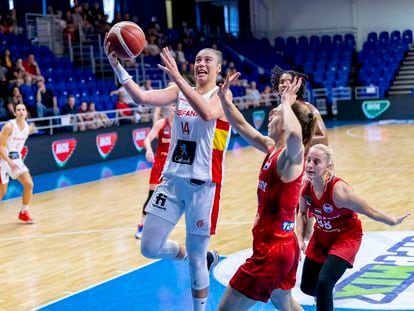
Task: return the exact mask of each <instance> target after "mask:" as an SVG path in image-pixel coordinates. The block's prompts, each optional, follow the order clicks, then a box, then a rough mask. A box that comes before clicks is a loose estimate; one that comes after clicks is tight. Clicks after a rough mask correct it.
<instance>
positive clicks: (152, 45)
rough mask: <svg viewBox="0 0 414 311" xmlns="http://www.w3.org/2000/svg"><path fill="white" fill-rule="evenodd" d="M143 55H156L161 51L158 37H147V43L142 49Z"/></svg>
mask: <svg viewBox="0 0 414 311" xmlns="http://www.w3.org/2000/svg"><path fill="white" fill-rule="evenodd" d="M144 53H145V55H149V56H157V55H160V53H161V48H160V47H159V45H158V38H157V37H156V36H154V35H152V36H149V37H148V43H147V45H146V46H145V49H144Z"/></svg>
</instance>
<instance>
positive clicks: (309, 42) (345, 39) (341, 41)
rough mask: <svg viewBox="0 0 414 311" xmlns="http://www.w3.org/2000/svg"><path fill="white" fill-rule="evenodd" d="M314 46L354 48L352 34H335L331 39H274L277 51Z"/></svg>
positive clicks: (325, 37) (317, 37)
mask: <svg viewBox="0 0 414 311" xmlns="http://www.w3.org/2000/svg"><path fill="white" fill-rule="evenodd" d="M315 46H324V47H326V46H351V47H355V37H354V35H353V34H346V35H344V36H342V35H340V34H335V35H333V36H332V37H331V36H329V35H323V36H316V35H313V36H310V37H309V38H308V37H306V36H300V37H299V38H295V37H292V36H291V37H287V38H286V39H285V38H284V37H276V38H275V39H274V47H275V48H276V49H277V50H284V49H286V48H289V47H293V48H297V47H305V48H307V47H315Z"/></svg>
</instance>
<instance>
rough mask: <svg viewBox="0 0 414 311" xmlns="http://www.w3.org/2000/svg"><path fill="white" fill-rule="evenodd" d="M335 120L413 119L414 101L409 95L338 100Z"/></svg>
mask: <svg viewBox="0 0 414 311" xmlns="http://www.w3.org/2000/svg"><path fill="white" fill-rule="evenodd" d="M337 105H338V114H337V116H336V119H337V120H340V121H363V120H372V121H375V120H390V119H392V120H413V119H414V103H413V97H412V96H411V95H407V96H399V97H390V98H387V99H369V100H368V99H365V100H340V101H338V102H337Z"/></svg>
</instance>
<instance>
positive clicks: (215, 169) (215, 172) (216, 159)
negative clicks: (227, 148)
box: [211, 149, 224, 184]
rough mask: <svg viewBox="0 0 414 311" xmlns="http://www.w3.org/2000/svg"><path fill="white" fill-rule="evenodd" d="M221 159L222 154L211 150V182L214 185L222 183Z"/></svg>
mask: <svg viewBox="0 0 414 311" xmlns="http://www.w3.org/2000/svg"><path fill="white" fill-rule="evenodd" d="M223 157H224V152H223V151H221V150H217V149H213V163H212V168H211V170H212V181H213V182H214V183H216V184H221V182H222V181H223Z"/></svg>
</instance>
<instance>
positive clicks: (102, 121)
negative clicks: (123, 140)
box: [88, 102, 112, 128]
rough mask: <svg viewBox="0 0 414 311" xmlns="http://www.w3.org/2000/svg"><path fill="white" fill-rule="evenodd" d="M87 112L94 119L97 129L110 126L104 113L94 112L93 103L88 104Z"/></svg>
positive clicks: (109, 121)
mask: <svg viewBox="0 0 414 311" xmlns="http://www.w3.org/2000/svg"><path fill="white" fill-rule="evenodd" d="M88 112H89V113H91V114H92V115H93V116H94V117H95V120H96V123H97V126H98V128H100V127H110V126H112V120H110V119H109V118H108V116H107V115H106V113H105V112H99V111H96V109H95V103H94V102H90V103H89V105H88Z"/></svg>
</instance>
